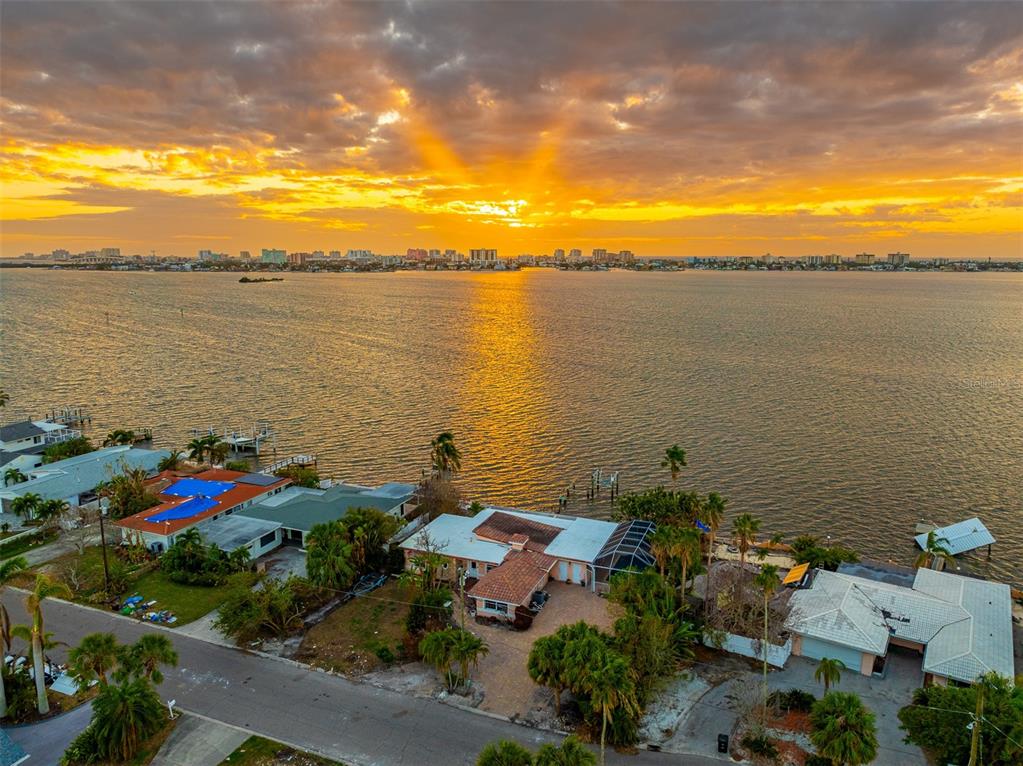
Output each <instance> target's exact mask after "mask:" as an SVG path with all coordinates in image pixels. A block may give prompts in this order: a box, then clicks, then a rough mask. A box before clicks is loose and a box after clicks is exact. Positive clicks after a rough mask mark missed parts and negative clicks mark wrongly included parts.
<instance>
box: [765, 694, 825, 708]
mask: <svg viewBox="0 0 1023 766" xmlns="http://www.w3.org/2000/svg"><path fill="white" fill-rule="evenodd" d="M816 701H817V698H816V697H815V696H813V695H812V694H810V693H809V692H804V691H803V690H802V689H788V690H786V691H780V690H779V691H773V692H771V693H770V694H769V695H767V704H768V706H770V707H776V708H778V709H779V710H782V711H785V712H788V711H790V710H795V711H798V712H801V713H809V712H810V709H811V708H812V707H813V703H815V702H816Z"/></svg>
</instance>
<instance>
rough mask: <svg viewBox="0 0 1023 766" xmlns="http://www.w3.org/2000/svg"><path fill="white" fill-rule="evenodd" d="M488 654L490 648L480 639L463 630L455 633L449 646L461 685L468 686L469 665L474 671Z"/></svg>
mask: <svg viewBox="0 0 1023 766" xmlns="http://www.w3.org/2000/svg"><path fill="white" fill-rule="evenodd" d="M488 654H490V647H489V646H487V642H486V641H484V640H483V639H482V638H480V637H479V636H477V635H475V634H474V633H470V632H469V631H467V630H465V629H458V630H456V631H455V636H454V640H453V641H452V645H451V657H452V659H453V660H454V661H455V662H457V663H458V668H459V670H460V671H461V680H462V683H463V684H465V685H468V683H469V665H470V664H471V665H472V667H473V669H476V668H477V667H479V662H480V660H481V659H482V658H483V657H486V656H487V655H488Z"/></svg>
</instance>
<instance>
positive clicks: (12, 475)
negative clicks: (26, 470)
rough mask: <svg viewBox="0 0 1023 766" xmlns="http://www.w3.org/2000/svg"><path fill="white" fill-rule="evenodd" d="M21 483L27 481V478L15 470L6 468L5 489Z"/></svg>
mask: <svg viewBox="0 0 1023 766" xmlns="http://www.w3.org/2000/svg"><path fill="white" fill-rule="evenodd" d="M23 481H28V477H27V476H26V475H25V474H23V473H22V472H21V471H19V470H18V469H17V468H8V469H7V470H6V471H4V486H5V487H8V486H10V485H11V484H20V483H21V482H23Z"/></svg>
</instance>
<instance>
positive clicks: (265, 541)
mask: <svg viewBox="0 0 1023 766" xmlns="http://www.w3.org/2000/svg"><path fill="white" fill-rule="evenodd" d="M276 539H277V532H276V531H274V532H267V533H266V534H265V535H263V536H262V537H261V538H259V547H260V548H265V547H266V546H268V545H269V544H270V543H272V542H273V541H274V540H276Z"/></svg>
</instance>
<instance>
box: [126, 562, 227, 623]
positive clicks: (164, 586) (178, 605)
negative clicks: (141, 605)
mask: <svg viewBox="0 0 1023 766" xmlns="http://www.w3.org/2000/svg"><path fill="white" fill-rule="evenodd" d="M232 587H233V586H232V585H231V584H224V585H220V586H213V587H205V586H202V585H181V584H179V583H176V582H173V581H171V579H170V578H169V577H168V576H167V575H166V574H165V573H163V572H161V571H160V570H154V571H152V572H147V573H146V574H144V575H142V576H141V577H140V578H138V579H137V580H135V582H134V584H133V585H132V586H131V587H130V588H129V591H130V592H131V593H138V594H139V595H141V596H144V597H145V599H146V600H147V601H148V600H150V599H156V605H155V607H154V609H169V610H170V611H172V612H174V614H175V615H176V616H177V618H178V621H177V622H176V623H174V624H175V625H184V624H186V623H189V622H192V620H197V619H199V618H200V617H202V616H204V615H206V614H208V613H209V612H211V611H212V610H214V609H216V608H218V607H219V606H220V605H221V604H223V603H224V601H225V600H227V597H228V596H229V595H230V593H231V589H232ZM129 595H130V594H129Z"/></svg>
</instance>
